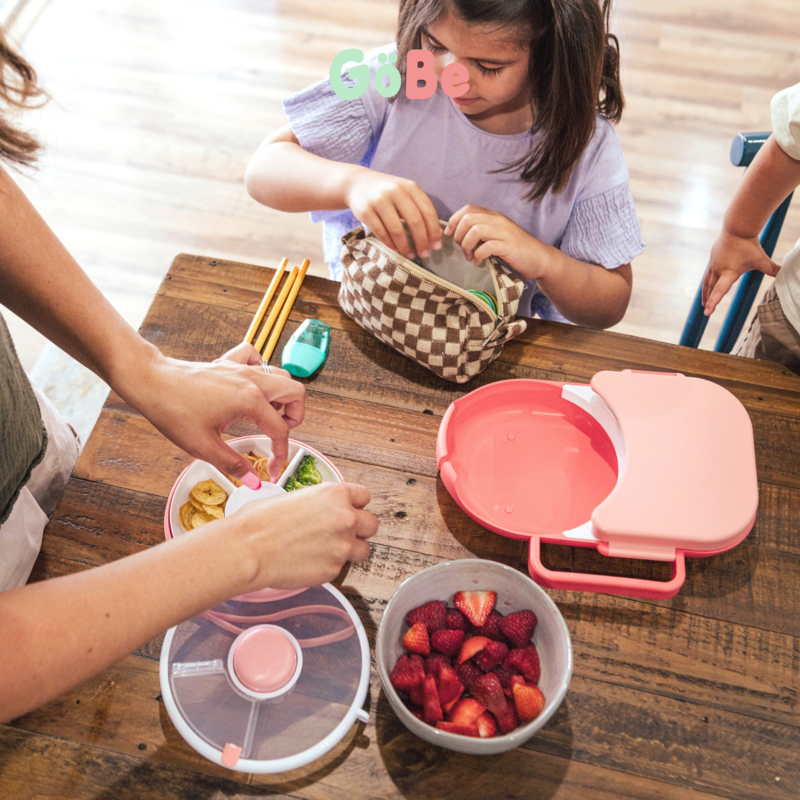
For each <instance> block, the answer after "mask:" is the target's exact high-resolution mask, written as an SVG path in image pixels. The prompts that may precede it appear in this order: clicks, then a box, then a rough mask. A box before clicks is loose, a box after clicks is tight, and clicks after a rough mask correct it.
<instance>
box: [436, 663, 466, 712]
mask: <svg viewBox="0 0 800 800" xmlns="http://www.w3.org/2000/svg"><path fill="white" fill-rule="evenodd" d="M434 677H435V679H436V689H437V690H438V692H439V702H440V703H441V706H442V708H443V709H444V710H445V711H448V710H449V709H451V708H452V707H453V706H454V705H455V702H456V700H458V698H459V697H461V695H462V694H463V693H464V687H463V685H462V684H461V681H460V680H459V679H458V675H457V674H456V671H455V670H454V669H453V668H452V667H444V666H443V667H441V669H440V670H439V674H438V675H435V676H434Z"/></svg>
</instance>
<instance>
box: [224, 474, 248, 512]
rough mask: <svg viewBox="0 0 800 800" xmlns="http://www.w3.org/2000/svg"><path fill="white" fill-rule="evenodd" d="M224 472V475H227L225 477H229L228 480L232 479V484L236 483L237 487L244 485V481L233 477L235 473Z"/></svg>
mask: <svg viewBox="0 0 800 800" xmlns="http://www.w3.org/2000/svg"><path fill="white" fill-rule="evenodd" d="M222 474H223V475H224V476H225V477H226V478H227V479H228V480H229V481H230V482H231V483H232V484H233V485H234V486H235V487H236V488H237V489H238V488H239V487H240V486H244V484H243V483H242V482H241V481H240V480H239V479H238V478H234V477H233V475H228V473H227V472H223V473H222ZM223 505H224V504H223Z"/></svg>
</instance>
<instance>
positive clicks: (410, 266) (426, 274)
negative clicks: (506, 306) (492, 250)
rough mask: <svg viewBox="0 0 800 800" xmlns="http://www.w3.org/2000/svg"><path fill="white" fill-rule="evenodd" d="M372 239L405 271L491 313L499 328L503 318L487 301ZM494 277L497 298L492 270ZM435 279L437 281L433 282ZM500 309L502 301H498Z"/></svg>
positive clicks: (372, 236) (372, 240)
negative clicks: (446, 289)
mask: <svg viewBox="0 0 800 800" xmlns="http://www.w3.org/2000/svg"><path fill="white" fill-rule="evenodd" d="M366 238H367V239H370V241H371V243H372V245H374V246H375V247H376V248H377V249H378V250H380V251H381V252H382V253H383V254H384V255H385V256H388V257H389V258H391V259H393V260H394V261H398V262H399V263H400V264H401V265H402V266H403V267H404V268H405V269H407V270H408V271H409V272H413V273H414V275H416V276H417V277H418V278H420V280H424V281H428V283H438V284H439V285H441V286H445V287H446V288H448V289H450V291H451V292H455V293H456V294H458V295H460V296H461V297H464V298H465V299H467V300H469V301H470V302H472V303H474V304H475V305H476V306H478V307H479V308H482V309H484V310H485V311H487V312H488V313H489V315H490V316H491V318H492V319H493V320H494V323H495V328H497V324H498V323H499V322H501V321H502V317H500V315H499V314H496V313H495V312H494V309H493V308H492V307H491V306H490V305H489V304H488V303H487V302H486V301H485V300H481V298H480V297H478V296H476V295H474V294H471V293H470V292H468V291H467V290H466V289H462V288H461V287H460V286H456V285H455V284H454V283H450V281H446V280H445V279H444V278H440V277H439V276H438V275H437V274H436V273H435V272H431V271H430V270H427V269H425V267H420V266H419V265H418V264H415V263H414V262H413V261H412V260H411V259H409V258H406V257H405V256H404V255H402V254H401V253H398V252H397V251H395V250H392V249H391V248H390V247H387V246H386V245H385V244H384V243H383V242H382V241H381V240H380V239H378V237H377V236H375V234H373V233H370V234H368V235H367V237H366ZM490 272H491V275H492V283H493V284H494V290H495V292H496V293H497V294H496V295H495V297H498V298H499V297H500V290H499V288H498V286H497V277H496V276H495V274H494V271H493V270H490ZM432 278H435V280H432ZM497 302H498V307H499V303H500V301H499V300H498V301H497Z"/></svg>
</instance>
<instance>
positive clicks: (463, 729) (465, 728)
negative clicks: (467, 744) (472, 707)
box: [436, 722, 480, 736]
mask: <svg viewBox="0 0 800 800" xmlns="http://www.w3.org/2000/svg"><path fill="white" fill-rule="evenodd" d="M436 727H437V728H438V729H439V730H440V731H447V732H448V733H458V734H460V735H461V736H479V735H480V734H479V733H478V726H477V725H457V724H456V723H455V722H437V723H436Z"/></svg>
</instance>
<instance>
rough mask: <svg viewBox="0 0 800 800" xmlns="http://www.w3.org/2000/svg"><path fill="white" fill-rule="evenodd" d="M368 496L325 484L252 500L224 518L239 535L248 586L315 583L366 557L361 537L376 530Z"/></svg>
mask: <svg viewBox="0 0 800 800" xmlns="http://www.w3.org/2000/svg"><path fill="white" fill-rule="evenodd" d="M369 499H370V494H369V491H368V490H367V489H366V488H365V487H364V486H360V485H358V484H348V483H344V484H342V483H323V484H319V485H317V486H309V487H307V488H305V489H297V490H295V491H293V492H287V493H286V495H285V496H282V497H278V498H270V499H266V500H256V501H253V502H252V503H248V504H247V505H246V506H244V507H243V508H242V509H240V510H239V511H237V512H236V513H235V514H233V515H232V516H231V517H228V518H226V519H225V520H224V524H225V525H230V526H231V527H233V526H235V531H234V530H232V531H231V535H232V536H233V537H243V538H240V539H237V541H238V542H239V543H240V544H241V546H242V547H244V548H245V550H246V553H247V555H246V558H247V559H248V563H249V564H250V569H248V574H249V575H252V579H251V582H250V585H249V586H247V587H245V589H246V591H256V590H259V589H263V588H264V587H265V586H269V587H270V588H271V589H299V588H304V587H306V586H318V585H319V584H321V583H325V582H326V581H331V580H333V579H334V578H335V577H336V576H337V575H338V574H339V572H340V571H341V569H342V567H343V566H344V565H345V563H346V562H348V561H363V560H364V559H366V558H369V553H370V548H369V545H368V544H367V542H366V541H365V540H366V539H369V538H370V537H372V536H374V535H375V533H376V532H377V530H378V520H377V519H376V517H375V516H374V515H373V514H370V512H369V511H365V510H364V507H365V506H366V505H367V503H369ZM212 524H215V525H218V524H219V523H212ZM206 527H208V528H210V527H211V526H210V525H209V526H206Z"/></svg>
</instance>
